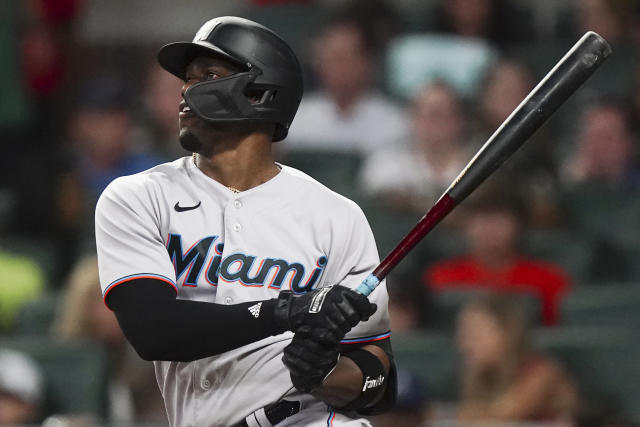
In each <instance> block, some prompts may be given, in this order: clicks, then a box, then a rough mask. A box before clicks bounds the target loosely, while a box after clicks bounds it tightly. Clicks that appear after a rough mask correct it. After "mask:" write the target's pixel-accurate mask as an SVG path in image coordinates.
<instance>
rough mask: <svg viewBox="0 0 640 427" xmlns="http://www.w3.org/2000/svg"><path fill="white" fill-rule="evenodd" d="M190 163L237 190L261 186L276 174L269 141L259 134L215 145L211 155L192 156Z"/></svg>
mask: <svg viewBox="0 0 640 427" xmlns="http://www.w3.org/2000/svg"><path fill="white" fill-rule="evenodd" d="M194 161H195V163H196V166H197V167H198V168H199V169H200V170H201V171H202V172H203V173H204V174H205V175H207V176H208V177H210V178H212V179H214V180H216V181H218V182H219V183H221V184H222V185H225V186H227V187H230V188H232V189H237V190H239V191H245V190H248V189H250V188H253V187H256V186H258V185H260V184H263V183H265V182H267V181H268V180H270V179H271V178H273V177H274V176H276V175H277V174H278V172H279V171H280V168H279V167H278V166H277V165H276V164H275V162H274V160H273V155H272V153H271V141H270V140H268V139H266V138H265V137H264V135H262V134H250V135H248V136H246V137H245V138H243V139H242V140H241V141H236V143H234V144H217V149H215V150H213V152H211V153H206V154H205V153H200V154H196V155H195V156H194Z"/></svg>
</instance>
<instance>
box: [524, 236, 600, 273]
mask: <svg viewBox="0 0 640 427" xmlns="http://www.w3.org/2000/svg"><path fill="white" fill-rule="evenodd" d="M524 251H525V252H526V253H528V254H529V255H531V256H533V257H535V258H539V259H543V260H545V261H548V262H551V263H554V264H556V265H558V266H559V267H562V268H564V270H565V271H566V272H567V274H568V275H569V277H571V279H572V280H573V281H584V280H587V279H588V278H589V273H590V268H591V264H592V262H593V242H592V240H591V239H589V238H588V237H585V236H582V235H580V234H578V233H572V232H570V231H566V230H535V231H528V232H527V233H526V235H525V238H524Z"/></svg>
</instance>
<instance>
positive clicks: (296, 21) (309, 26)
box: [245, 3, 322, 59]
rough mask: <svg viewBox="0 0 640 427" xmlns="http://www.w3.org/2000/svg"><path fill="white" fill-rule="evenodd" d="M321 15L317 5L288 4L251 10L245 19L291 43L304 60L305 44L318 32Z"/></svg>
mask: <svg viewBox="0 0 640 427" xmlns="http://www.w3.org/2000/svg"><path fill="white" fill-rule="evenodd" d="M321 13H322V10H321V9H320V8H319V7H318V5H317V4H316V5H314V4H313V3H311V4H309V3H307V4H302V5H296V4H291V3H288V4H286V5H269V6H262V7H255V8H251V9H249V10H248V11H247V14H246V16H245V18H247V19H251V20H252V21H256V22H259V23H261V24H262V25H264V26H266V27H267V28H270V29H272V30H273V31H275V32H276V33H278V34H279V35H280V36H281V37H282V38H284V39H285V40H287V41H289V42H291V44H292V47H293V48H294V50H295V51H296V52H299V54H300V56H301V59H303V57H304V53H305V50H304V48H305V42H307V41H308V38H309V36H310V35H311V34H313V33H314V32H315V31H317V29H318V23H319V19H318V18H319V15H320V14H321Z"/></svg>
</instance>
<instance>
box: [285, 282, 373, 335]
mask: <svg viewBox="0 0 640 427" xmlns="http://www.w3.org/2000/svg"><path fill="white" fill-rule="evenodd" d="M376 309H377V306H376V305H375V304H373V303H371V302H369V300H368V299H367V297H365V296H364V295H361V294H359V293H357V292H355V291H352V290H351V289H349V288H347V287H344V286H341V285H335V286H328V287H324V288H320V289H316V290H314V291H312V292H308V293H306V294H302V295H296V294H294V293H293V292H291V291H282V292H280V295H279V296H278V302H277V304H276V313H275V317H276V322H278V324H279V325H280V326H281V327H283V328H284V329H288V330H291V331H294V332H297V331H298V329H299V328H300V327H301V326H303V325H307V326H310V327H311V328H312V329H318V330H320V332H319V333H320V334H321V335H322V336H323V338H324V339H326V340H330V341H331V340H332V341H336V340H337V341H340V340H341V339H342V338H344V336H345V334H346V333H347V332H349V331H350V330H351V328H353V327H354V326H355V325H357V324H358V323H359V322H360V321H365V320H368V319H369V317H371V315H372V314H373V313H375V311H376Z"/></svg>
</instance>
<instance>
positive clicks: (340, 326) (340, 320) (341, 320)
mask: <svg viewBox="0 0 640 427" xmlns="http://www.w3.org/2000/svg"><path fill="white" fill-rule="evenodd" d="M328 317H329V318H330V319H331V320H332V321H333V323H334V325H335V327H336V328H337V329H336V330H337V332H338V333H340V334H342V335H343V336H344V335H345V334H346V333H347V332H349V331H350V330H351V328H352V327H353V326H354V325H353V324H352V322H351V321H350V320H348V319H347V317H346V316H345V314H344V312H343V310H342V309H341V308H340V306H339V303H338V304H336V306H335V307H334V308H333V309H332V310H331V311H329V313H328Z"/></svg>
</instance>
